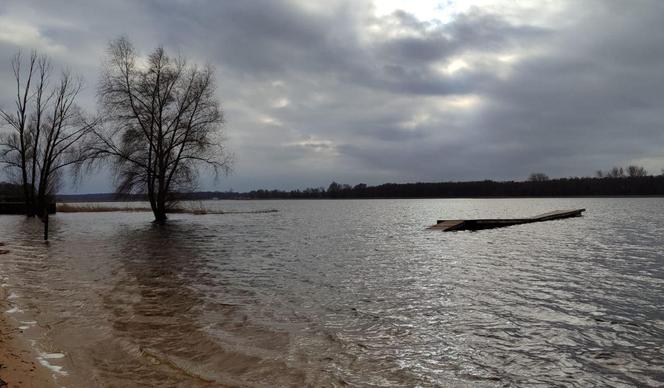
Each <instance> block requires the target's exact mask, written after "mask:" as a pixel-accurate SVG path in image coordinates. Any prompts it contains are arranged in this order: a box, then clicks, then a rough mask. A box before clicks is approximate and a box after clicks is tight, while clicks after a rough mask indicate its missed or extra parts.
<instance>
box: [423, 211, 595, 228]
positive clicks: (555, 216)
mask: <svg viewBox="0 0 664 388" xmlns="http://www.w3.org/2000/svg"><path fill="white" fill-rule="evenodd" d="M584 211H586V209H570V210H555V211H552V212H548V213H544V214H540V215H536V216H534V217H528V218H494V219H491V218H488V219H474V220H438V222H437V223H436V224H435V225H432V226H430V227H429V229H435V230H442V231H443V232H452V231H457V230H481V229H493V228H503V227H506V226H513V225H521V224H529V223H533V222H542V221H551V220H560V219H564V218H571V217H580V216H581V215H582V213H583V212H584Z"/></svg>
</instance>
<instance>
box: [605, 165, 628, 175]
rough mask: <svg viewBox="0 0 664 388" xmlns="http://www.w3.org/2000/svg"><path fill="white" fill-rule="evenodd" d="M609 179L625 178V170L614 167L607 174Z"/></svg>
mask: <svg viewBox="0 0 664 388" xmlns="http://www.w3.org/2000/svg"><path fill="white" fill-rule="evenodd" d="M606 177H607V178H624V177H625V170H624V169H623V168H622V167H613V168H612V169H610V170H609V171H607V172H606Z"/></svg>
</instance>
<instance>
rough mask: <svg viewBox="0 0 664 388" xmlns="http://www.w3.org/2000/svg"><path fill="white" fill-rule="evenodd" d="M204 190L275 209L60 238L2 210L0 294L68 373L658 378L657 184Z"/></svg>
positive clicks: (174, 382)
mask: <svg viewBox="0 0 664 388" xmlns="http://www.w3.org/2000/svg"><path fill="white" fill-rule="evenodd" d="M106 205H108V204H106ZM202 206H204V207H206V208H208V209H217V210H224V211H237V212H251V211H257V210H266V209H276V210H278V211H277V212H273V213H237V214H208V215H191V214H174V215H172V216H171V218H170V220H169V223H168V224H166V225H161V226H159V225H155V224H153V223H152V222H151V221H152V218H151V214H150V213H141V212H109V213H61V214H57V215H56V216H53V217H52V218H51V241H50V242H49V243H48V244H45V243H43V242H42V241H40V240H39V233H38V232H35V231H39V228H40V227H41V225H40V223H39V221H38V220H26V219H25V217H23V216H2V217H0V235H2V236H3V237H2V241H4V242H5V243H6V244H7V249H9V250H10V251H11V253H10V254H9V255H5V256H1V257H0V276H1V277H2V286H3V288H4V289H5V293H6V294H7V295H10V296H11V299H8V300H7V303H8V309H7V311H6V312H5V314H6V315H8V316H10V317H13V319H15V320H16V321H17V322H19V324H20V322H24V323H23V324H22V325H23V326H24V335H25V336H26V338H28V340H29V341H31V343H32V346H33V347H34V348H35V349H36V351H37V352H38V354H41V355H42V358H43V360H44V361H46V363H47V364H48V365H49V366H50V368H51V370H52V372H53V374H54V376H55V377H56V381H57V382H58V383H59V384H60V385H63V386H65V385H66V386H67V387H69V388H72V387H88V386H106V387H129V386H132V387H134V386H135V387H150V386H181V387H216V386H239V387H272V386H293V387H301V386H316V387H318V386H330V387H334V386H358V387H359V386H385V387H387V386H425V387H426V386H455V387H456V386H459V387H465V386H468V387H470V386H472V387H477V386H479V387H499V386H549V385H562V386H579V387H586V386H616V387H618V386H657V385H661V384H664V372H662V371H663V370H664V301H663V300H662V297H661V296H662V294H663V292H664V243H663V242H662V240H661V237H662V236H664V220H662V219H661V214H663V212H664V200H662V199H661V198H631V199H627V198H587V199H572V198H571V199H491V200H487V199H435V200H434V199H432V200H421V199H419V200H345V201H334V200H302V201H206V202H204V203H203V205H202ZM565 208H586V209H587V211H586V213H585V214H584V216H583V217H580V218H573V219H568V220H560V221H549V222H542V223H537V224H528V225H520V226H514V227H510V228H503V229H495V230H485V231H477V232H455V233H441V232H436V231H430V230H425V228H426V227H427V226H429V225H431V224H433V223H435V221H436V220H437V219H440V218H450V219H455V218H478V217H483V218H490V217H496V218H498V217H527V216H532V215H535V214H539V213H544V212H547V211H550V210H555V209H565ZM60 355H62V357H60ZM49 357H50V358H49ZM42 365H44V363H42Z"/></svg>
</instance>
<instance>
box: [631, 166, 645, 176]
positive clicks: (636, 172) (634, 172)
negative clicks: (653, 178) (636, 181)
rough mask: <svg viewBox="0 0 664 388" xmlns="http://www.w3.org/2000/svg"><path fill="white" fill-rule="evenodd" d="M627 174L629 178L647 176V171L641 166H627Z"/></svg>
mask: <svg viewBox="0 0 664 388" xmlns="http://www.w3.org/2000/svg"><path fill="white" fill-rule="evenodd" d="M627 176H629V177H630V178H638V177H644V176H648V171H647V170H646V169H645V168H644V167H643V166H634V165H632V166H628V167H627Z"/></svg>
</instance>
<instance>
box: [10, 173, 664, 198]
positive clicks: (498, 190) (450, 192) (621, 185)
mask: <svg viewBox="0 0 664 388" xmlns="http://www.w3.org/2000/svg"><path fill="white" fill-rule="evenodd" d="M608 175H609V176H606V175H604V174H603V177H601V178H599V177H596V178H590V177H583V178H576V177H575V178H560V179H549V178H548V177H546V176H545V175H544V174H533V175H531V177H530V178H529V179H528V180H527V181H502V182H497V181H492V180H483V181H472V182H437V183H385V184H382V185H377V186H368V185H366V184H363V183H360V184H358V185H355V186H351V185H348V184H340V183H337V182H332V183H331V184H330V185H329V186H328V187H327V188H324V187H318V188H308V189H305V190H291V191H283V190H253V191H250V192H234V191H227V192H220V191H201V192H195V193H186V194H180V195H179V196H180V199H182V200H207V199H324V198H331V199H350V198H460V197H478V198H481V197H490V198H491V197H494V198H497V197H574V196H664V175H658V176H652V175H646V176H615V175H616V174H608ZM618 175H619V174H618ZM17 189H18V187H17V186H14V185H10V184H4V183H0V200H2V199H3V197H4V199H5V200H7V199H8V197H10V196H11V195H10V193H11V194H15V193H16V192H17ZM146 199H147V198H146V197H145V196H144V195H122V196H117V195H115V194H75V195H58V196H57V201H59V202H103V201H145V200H146Z"/></svg>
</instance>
